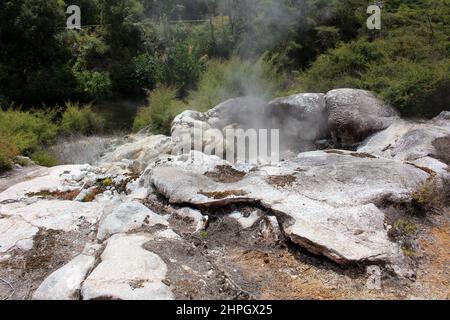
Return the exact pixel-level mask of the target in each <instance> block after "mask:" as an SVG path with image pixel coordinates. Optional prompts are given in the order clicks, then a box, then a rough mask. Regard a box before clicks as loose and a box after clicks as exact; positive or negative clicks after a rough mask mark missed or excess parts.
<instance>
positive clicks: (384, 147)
mask: <svg viewBox="0 0 450 320" xmlns="http://www.w3.org/2000/svg"><path fill="white" fill-rule="evenodd" d="M358 151H359V152H368V153H371V154H374V155H378V156H381V157H385V158H391V159H396V160H401V161H410V162H413V161H418V160H420V159H423V158H427V157H431V158H435V159H438V160H440V161H442V162H445V163H446V164H449V163H450V158H449V154H450V121H449V120H440V121H439V122H411V121H405V120H397V121H396V122H395V123H394V124H392V125H391V126H390V127H389V128H387V129H386V130H384V131H382V132H379V133H377V134H375V135H373V136H372V137H370V138H368V139H367V140H366V141H365V142H364V143H363V145H362V146H361V147H360V148H359V149H358Z"/></svg>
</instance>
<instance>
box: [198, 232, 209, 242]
mask: <svg viewBox="0 0 450 320" xmlns="http://www.w3.org/2000/svg"><path fill="white" fill-rule="evenodd" d="M199 235H200V239H202V240H203V241H206V240H208V236H209V234H208V232H207V231H201V232H200V234H199Z"/></svg>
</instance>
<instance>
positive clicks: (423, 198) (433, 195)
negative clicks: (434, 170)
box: [412, 175, 444, 213]
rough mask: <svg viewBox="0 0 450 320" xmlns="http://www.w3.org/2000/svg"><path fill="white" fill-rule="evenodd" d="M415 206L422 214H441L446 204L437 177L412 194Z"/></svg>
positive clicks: (433, 177)
mask: <svg viewBox="0 0 450 320" xmlns="http://www.w3.org/2000/svg"><path fill="white" fill-rule="evenodd" d="M412 200H413V204H414V205H415V207H416V208H418V209H419V211H421V212H425V213H426V212H439V211H440V208H441V207H442V205H443V203H444V195H443V192H442V190H441V189H440V187H439V182H438V179H437V177H436V175H432V176H431V177H429V178H428V179H427V180H426V181H425V182H424V183H423V184H421V185H420V186H419V187H418V188H417V190H416V191H414V192H413V193H412Z"/></svg>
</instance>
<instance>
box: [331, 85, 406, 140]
mask: <svg viewBox="0 0 450 320" xmlns="http://www.w3.org/2000/svg"><path fill="white" fill-rule="evenodd" d="M325 99H326V106H327V110H328V124H329V126H330V130H331V135H332V137H333V140H334V142H335V143H337V144H342V145H354V144H357V143H360V142H362V141H363V140H364V139H366V138H367V137H368V136H370V135H372V134H374V133H376V132H378V131H381V130H383V129H385V128H387V127H389V126H390V125H391V124H392V123H393V122H394V121H395V120H396V119H398V113H397V112H396V111H395V109H394V108H392V107H390V106H388V105H385V104H383V103H382V102H381V101H379V100H378V99H376V98H375V97H374V96H373V94H372V93H370V92H368V91H364V90H356V89H337V90H332V91H330V92H328V93H327V95H326V98H325Z"/></svg>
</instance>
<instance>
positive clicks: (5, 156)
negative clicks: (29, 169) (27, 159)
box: [0, 136, 18, 173]
mask: <svg viewBox="0 0 450 320" xmlns="http://www.w3.org/2000/svg"><path fill="white" fill-rule="evenodd" d="M17 155H18V150H17V148H16V146H15V145H13V144H11V143H10V142H9V140H8V139H7V138H5V137H2V136H0V173H2V172H3V171H6V170H9V169H11V167H12V165H13V164H14V162H13V160H14V157H16V156H17Z"/></svg>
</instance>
